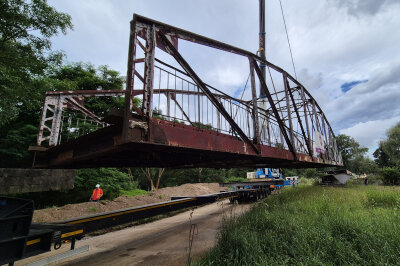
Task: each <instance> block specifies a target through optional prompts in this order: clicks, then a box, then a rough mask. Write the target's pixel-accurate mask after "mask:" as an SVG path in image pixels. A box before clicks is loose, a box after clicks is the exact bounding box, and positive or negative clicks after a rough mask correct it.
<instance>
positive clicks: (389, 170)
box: [379, 167, 400, 186]
mask: <svg viewBox="0 0 400 266" xmlns="http://www.w3.org/2000/svg"><path fill="white" fill-rule="evenodd" d="M379 175H380V177H381V179H382V181H383V184H385V185H392V186H394V185H400V170H399V168H397V167H384V168H382V169H380V170H379Z"/></svg>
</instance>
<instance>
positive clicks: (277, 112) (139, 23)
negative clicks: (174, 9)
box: [38, 15, 342, 165]
mask: <svg viewBox="0 0 400 266" xmlns="http://www.w3.org/2000/svg"><path fill="white" fill-rule="evenodd" d="M179 40H185V41H187V42H191V43H195V44H198V45H201V46H207V47H211V48H215V49H218V50H219V51H223V52H225V53H230V54H235V55H239V56H241V57H242V58H244V59H245V61H246V62H247V64H248V65H247V66H246V67H248V79H247V80H248V81H249V87H248V91H247V93H242V96H241V97H240V98H238V97H233V96H231V95H229V93H227V92H226V90H224V89H221V88H216V86H212V85H210V84H207V83H206V82H205V81H203V79H202V78H201V77H200V76H199V75H198V74H197V73H196V72H195V71H194V70H193V68H192V67H191V65H190V64H189V63H188V62H187V61H186V60H185V58H184V57H183V56H182V55H181V53H180V52H179V51H178V41H179ZM158 55H161V56H158ZM166 55H167V56H168V59H169V61H168V62H165V61H166V60H161V59H160V58H163V59H164V58H167V56H166ZM242 62H243V60H242ZM262 67H265V69H266V70H267V71H266V72H265V74H263V71H262ZM246 74H247V73H246ZM247 84H248V82H246V85H245V88H244V90H243V92H245V90H246V89H247ZM230 91H232V90H230ZM258 91H259V92H262V95H264V96H263V97H258V94H257V92H258ZM244 95H245V96H244ZM98 96H111V97H117V96H118V97H121V96H124V97H125V105H124V108H123V109H124V110H123V112H124V114H123V117H122V119H123V122H122V126H123V127H122V142H124V141H126V142H128V141H129V130H130V126H131V125H132V123H131V122H132V120H134V119H136V120H137V119H139V120H141V121H143V122H144V123H149V125H148V126H147V127H146V131H145V133H144V135H143V141H151V132H150V130H151V127H150V123H153V122H154V119H163V120H168V121H171V122H173V123H182V124H185V125H188V126H192V127H196V128H199V130H212V131H215V132H219V133H221V134H226V135H230V136H232V137H235V138H237V139H240V140H241V141H243V142H244V143H246V145H247V146H248V147H250V148H249V149H248V150H251V154H255V155H261V150H262V146H268V147H275V148H279V149H283V150H285V151H286V152H287V151H289V152H290V153H291V154H292V155H293V158H294V160H300V157H301V158H303V159H302V160H304V158H305V157H304V156H307V157H308V159H307V161H310V160H311V161H312V162H313V161H315V160H314V159H315V158H316V160H317V161H318V162H321V160H322V161H323V162H325V164H332V165H341V164H342V158H341V155H340V153H339V151H338V148H337V143H336V139H335V135H334V133H333V131H332V128H331V126H330V125H329V122H328V120H327V119H326V117H325V115H324V113H323V111H322V109H321V108H320V107H319V105H318V104H317V102H316V101H315V99H314V98H313V97H312V96H311V94H310V93H309V92H308V91H307V90H306V89H305V87H304V86H303V85H302V84H301V83H300V82H298V81H297V80H296V79H294V78H293V77H292V76H291V75H290V74H289V73H287V72H286V71H284V70H283V69H281V68H279V67H277V66H275V65H273V64H272V63H270V62H268V61H266V60H264V59H262V58H260V57H258V56H257V55H255V54H252V53H250V52H248V51H245V50H242V49H239V48H236V47H233V46H230V45H228V44H224V43H221V42H218V41H215V40H211V39H209V38H206V37H204V36H200V35H197V34H194V33H191V32H188V31H185V30H182V29H179V28H175V27H172V26H169V25H166V24H163V23H160V22H157V21H154V20H150V19H147V18H144V17H141V16H138V15H134V19H133V20H132V22H131V33H130V41H129V54H128V71H127V82H126V90H124V91H123V90H121V91H72V92H49V93H48V95H47V97H46V102H45V105H44V108H43V114H42V121H41V126H40V131H39V136H38V145H41V144H42V142H44V141H48V143H49V146H55V145H58V144H59V143H60V141H61V142H63V141H68V140H70V139H71V138H73V136H80V135H82V134H87V133H90V132H92V131H94V130H96V129H98V128H102V127H106V126H108V124H107V123H105V122H104V121H103V120H102V119H101V118H100V117H99V116H97V115H95V114H94V113H93V112H91V111H90V110H88V109H86V108H85V106H84V104H83V98H85V97H98ZM135 97H136V98H140V99H141V106H135V105H134V104H133V103H134V98H135ZM67 109H68V110H69V111H70V110H72V111H73V112H72V113H71V112H69V113H68V112H67V111H68V110H67ZM132 114H135V115H132ZM138 117H139V118H138ZM89 121H92V122H91V123H92V126H88V125H87V123H88V122H89ZM74 123H75V124H74ZM66 133H67V134H66ZM279 149H271V150H273V151H274V152H280V151H279Z"/></svg>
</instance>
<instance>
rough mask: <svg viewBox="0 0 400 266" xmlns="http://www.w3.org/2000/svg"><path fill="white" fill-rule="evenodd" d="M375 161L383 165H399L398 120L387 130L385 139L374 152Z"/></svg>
mask: <svg viewBox="0 0 400 266" xmlns="http://www.w3.org/2000/svg"><path fill="white" fill-rule="evenodd" d="M373 155H374V157H375V158H376V159H375V162H376V163H377V164H378V165H379V166H381V167H383V166H389V167H390V166H400V122H399V123H397V124H396V125H395V126H394V127H392V128H391V129H389V130H388V132H387V137H386V139H385V140H382V141H380V142H379V147H378V149H376V151H375V152H374V154H373Z"/></svg>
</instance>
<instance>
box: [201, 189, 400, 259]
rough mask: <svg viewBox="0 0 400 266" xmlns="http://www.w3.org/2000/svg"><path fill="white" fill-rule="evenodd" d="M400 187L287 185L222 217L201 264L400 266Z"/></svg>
mask: <svg viewBox="0 0 400 266" xmlns="http://www.w3.org/2000/svg"><path fill="white" fill-rule="evenodd" d="M399 258H400V188H399V187H396V188H393V187H382V186H360V185H352V186H349V187H318V186H299V187H297V188H295V189H289V188H287V189H283V190H282V191H281V193H280V194H279V195H274V196H271V197H269V198H267V199H265V200H264V201H262V202H260V203H258V204H256V205H255V206H254V207H253V208H252V209H251V210H250V211H249V212H247V213H246V214H244V215H242V216H239V217H231V218H230V219H225V221H223V226H222V229H221V231H220V233H219V236H218V241H217V244H216V246H215V247H214V248H213V249H212V250H210V251H209V252H208V253H207V254H206V255H205V256H204V257H203V258H202V259H201V260H199V261H197V262H196V263H197V264H198V265H289V264H296V265H299V264H300V265H354V264H357V265H384V264H390V265H400V260H399Z"/></svg>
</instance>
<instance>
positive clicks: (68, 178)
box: [0, 168, 76, 194]
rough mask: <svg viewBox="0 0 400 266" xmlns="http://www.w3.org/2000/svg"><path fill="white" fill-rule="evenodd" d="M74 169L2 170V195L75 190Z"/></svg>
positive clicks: (0, 175)
mask: <svg viewBox="0 0 400 266" xmlns="http://www.w3.org/2000/svg"><path fill="white" fill-rule="evenodd" d="M75 175H76V173H75V170H73V169H22V168H0V194H16V193H26V192H41V191H54V190H61V189H73V188H74V182H75Z"/></svg>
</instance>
